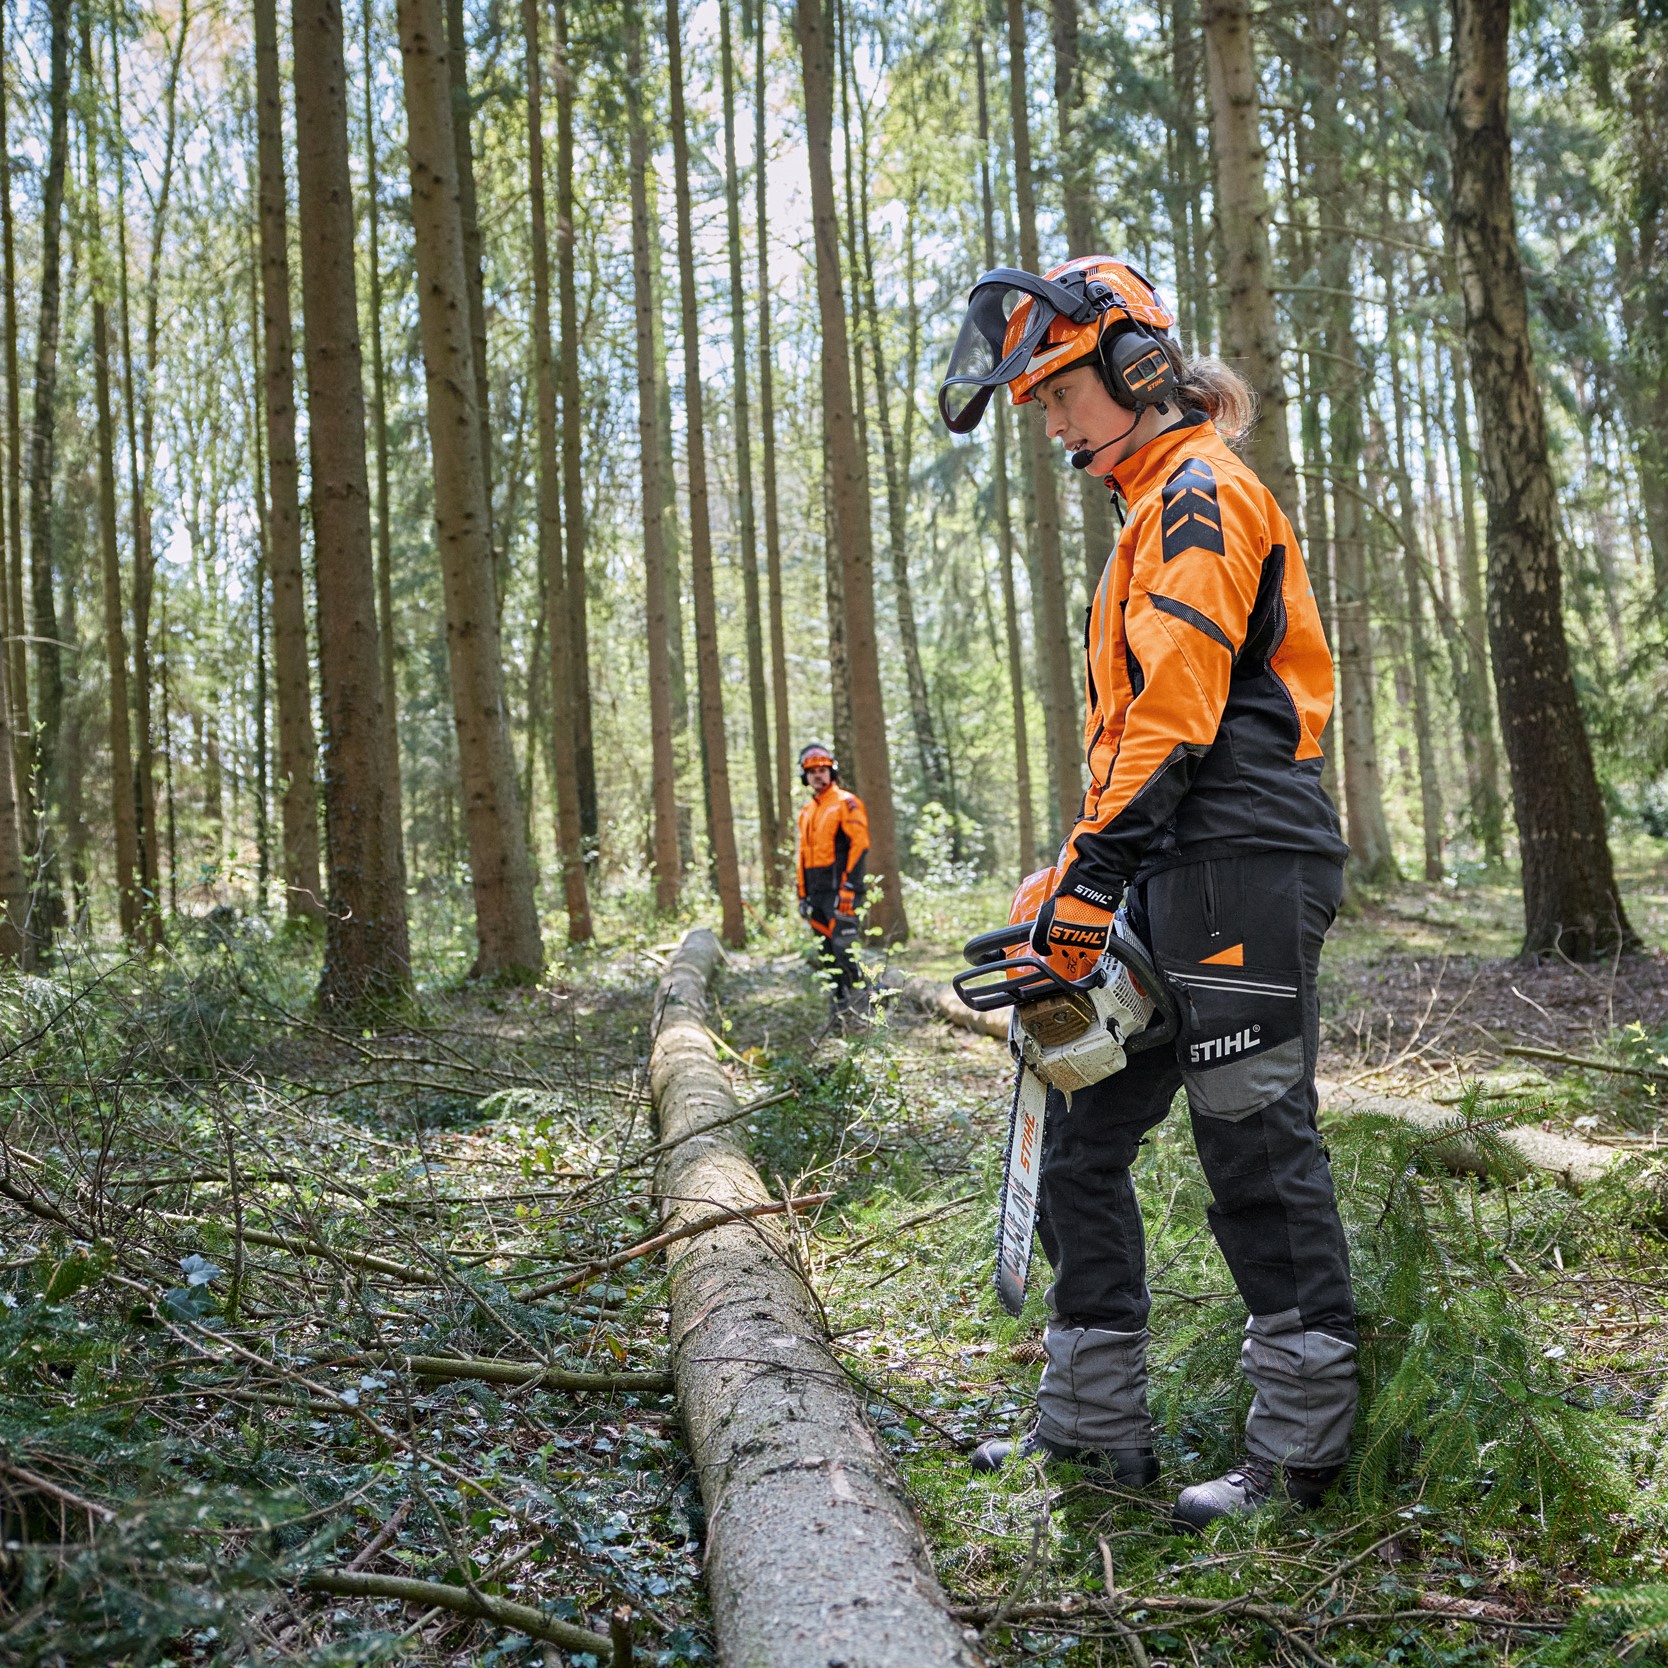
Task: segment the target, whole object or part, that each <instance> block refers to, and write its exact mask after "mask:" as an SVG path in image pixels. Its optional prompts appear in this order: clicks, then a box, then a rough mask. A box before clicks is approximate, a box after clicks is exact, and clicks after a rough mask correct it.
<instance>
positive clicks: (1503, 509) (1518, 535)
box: [1448, 0, 1633, 960]
mask: <svg viewBox="0 0 1668 1668" xmlns="http://www.w3.org/2000/svg"><path fill="white" fill-rule="evenodd" d="M1453 17H1454V44H1453V80H1452V83H1451V85H1450V88H1449V95H1448V129H1449V144H1450V148H1451V152H1452V158H1453V175H1454V199H1453V208H1452V211H1451V213H1452V220H1451V227H1450V230H1451V236H1452V239H1453V248H1454V254H1455V258H1456V262H1457V265H1458V268H1459V278H1460V294H1461V295H1462V297H1463V298H1464V301H1465V337H1466V346H1467V348H1468V349H1469V353H1470V361H1471V382H1472V388H1473V390H1474V392H1475V394H1476V396H1477V412H1478V417H1479V420H1480V423H1481V427H1482V446H1481V453H1482V466H1483V495H1484V498H1485V500H1486V501H1487V504H1488V580H1489V584H1488V591H1489V596H1488V624H1489V644H1490V647H1491V649H1492V650H1493V656H1494V682H1495V690H1496V693H1497V695H1498V697H1499V706H1500V726H1501V730H1502V732H1503V734H1504V738H1505V743H1506V759H1507V762H1508V764H1509V765H1510V767H1511V773H1512V799H1513V802H1514V804H1515V806H1516V810H1517V826H1518V841H1519V845H1520V847H1521V849H1522V853H1523V914H1524V940H1523V953H1524V954H1525V955H1540V954H1543V953H1546V952H1551V951H1557V952H1560V953H1562V954H1564V955H1567V956H1571V957H1573V958H1575V959H1576V960H1586V959H1588V958H1590V957H1593V956H1597V955H1602V954H1604V953H1606V952H1608V951H1611V950H1615V949H1617V948H1618V947H1621V946H1624V945H1627V944H1629V943H1631V942H1633V932H1632V929H1631V928H1630V927H1629V926H1628V923H1627V916H1626V914H1625V912H1624V911H1623V908H1622V899H1621V894H1620V892H1619V891H1618V890H1617V887H1616V878H1615V873H1614V870H1613V869H1612V866H1611V861H1610V847H1609V843H1608V839H1607V835H1606V831H1605V820H1604V801H1603V798H1602V797H1601V795H1600V793H1599V786H1598V779H1597V777H1596V775H1595V774H1594V771H1593V757H1592V750H1591V748H1590V746H1589V745H1588V741H1587V731H1586V727H1585V725H1584V723H1583V722H1582V717H1581V708H1580V704H1579V703H1578V701H1577V699H1576V694H1575V682H1574V679H1573V678H1572V676H1571V674H1570V662H1569V645H1568V643H1567V642H1566V640H1565V637H1564V618H1563V578H1562V575H1561V573H1560V571H1559V566H1558V505H1557V495H1556V492H1555V490H1554V486H1553V480H1552V470H1551V466H1550V464H1549V463H1548V460H1547V449H1546V417H1545V412H1544V411H1543V409H1542V406H1541V393H1540V387H1539V384H1538V383H1537V382H1536V380H1535V362H1534V353H1533V349H1532V347H1531V345H1530V340H1529V305H1528V298H1527V295H1526V293H1525V289H1524V283H1523V268H1522V264H1521V261H1520V257H1519V255H1518V241H1517V224H1516V217H1515V214H1514V212H1513V208H1512V168H1511V139H1510V136H1509V132H1508V126H1507V86H1508V83H1507V75H1506V55H1507V40H1508V36H1509V34H1510V30H1511V6H1510V3H1509V0H1454V10H1453Z"/></svg>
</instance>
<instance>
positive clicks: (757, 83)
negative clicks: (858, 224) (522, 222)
mask: <svg viewBox="0 0 1668 1668" xmlns="http://www.w3.org/2000/svg"><path fill="white" fill-rule="evenodd" d="M753 27H754V31H755V33H754V38H753V52H754V79H753V156H754V164H753V188H754V220H755V226H756V235H757V237H758V240H759V249H758V259H759V431H760V440H761V443H762V445H763V449H764V458H763V467H764V529H765V604H766V608H767V609H768V611H769V614H770V692H771V699H772V701H773V702H774V706H775V711H774V714H773V716H774V718H775V720H776V837H777V841H778V844H779V845H780V846H781V847H782V849H783V855H784V856H786V842H787V838H788V833H789V831H790V830H791V829H792V828H793V825H794V812H793V790H794V768H793V760H794V745H793V732H792V730H791V729H790V728H789V717H788V639H787V628H786V624H785V620H784V615H783V603H782V526H781V515H780V511H779V507H778V505H777V494H776V370H775V361H774V359H773V357H772V352H771V344H770V237H769V228H770V219H769V215H768V213H767V212H766V211H767V208H768V203H767V201H766V198H767V195H768V194H767V191H766V167H765V159H766V157H767V156H768V154H769V152H768V151H767V149H766V147H765V87H766V82H765V32H764V19H763V18H762V16H761V17H759V18H756V19H755V20H754V25H753Z"/></svg>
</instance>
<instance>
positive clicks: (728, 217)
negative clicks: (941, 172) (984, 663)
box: [718, 0, 782, 907]
mask: <svg viewBox="0 0 1668 1668" xmlns="http://www.w3.org/2000/svg"><path fill="white" fill-rule="evenodd" d="M718 34H719V57H720V60H721V78H722V80H723V83H724V212H725V224H726V229H727V232H728V239H727V241H728V245H729V258H730V362H731V372H730V374H731V378H732V380H733V382H734V386H735V431H736V511H737V514H736V534H737V548H736V559H737V561H738V562H739V563H740V564H741V585H742V611H743V613H744V614H745V616H746V620H745V626H746V637H747V690H748V696H749V702H750V707H751V716H752V731H753V789H754V794H755V797H756V798H757V800H758V806H759V860H760V869H761V871H762V873H763V875H764V892H765V901H766V903H767V904H768V905H769V906H771V907H774V906H775V904H776V903H777V901H778V898H779V894H780V890H781V885H782V874H781V861H780V859H781V844H782V842H781V836H780V834H779V833H778V831H777V827H776V787H775V783H774V781H773V774H772V770H771V757H770V691H769V689H768V688H767V686H766V682H765V659H764V621H763V620H762V619H761V617H760V613H759V553H758V537H757V526H756V522H755V519H754V513H753V437H752V421H753V418H752V412H751V410H750V408H749V401H748V392H747V292H746V290H745V289H744V288H743V286H742V280H741V252H742V251H741V176H740V172H739V170H738V168H737V166H736V71H735V54H734V50H733V47H732V42H731V30H730V0H719V6H718Z"/></svg>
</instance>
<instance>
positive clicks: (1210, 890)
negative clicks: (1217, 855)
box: [1204, 861, 1222, 938]
mask: <svg viewBox="0 0 1668 1668" xmlns="http://www.w3.org/2000/svg"><path fill="white" fill-rule="evenodd" d="M1204 868H1205V874H1204V891H1205V931H1206V933H1208V934H1209V935H1210V937H1212V938H1220V937H1221V936H1222V933H1221V929H1220V928H1219V927H1218V926H1217V924H1216V865H1215V863H1213V862H1208V861H1207V862H1206V864H1205V866H1204Z"/></svg>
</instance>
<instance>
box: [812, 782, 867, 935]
mask: <svg viewBox="0 0 1668 1668" xmlns="http://www.w3.org/2000/svg"><path fill="white" fill-rule="evenodd" d="M868 855H869V813H868V812H867V811H865V810H864V809H863V801H862V800H861V799H859V798H858V797H857V795H856V794H854V793H847V792H846V790H845V789H844V788H842V787H841V786H840V784H839V783H838V782H830V783H829V785H828V786H827V787H826V788H824V789H823V790H822V792H821V793H819V794H818V795H817V796H816V798H814V799H812V800H810V801H808V802H807V803H806V804H804V805H802V806H801V807H800V810H799V895H800V897H802V898H809V899H810V900H811V902H812V904H813V905H814V906H816V907H817V908H818V909H820V910H821V911H822V912H823V913H824V914H828V915H832V914H833V912H834V906H835V904H836V902H838V900H839V896H840V893H841V891H842V890H844V889H846V888H849V889H850V890H851V892H852V893H853V894H854V896H855V899H856V901H857V902H858V903H861V902H862V901H863V869H864V864H865V862H866V861H867V858H868Z"/></svg>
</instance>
